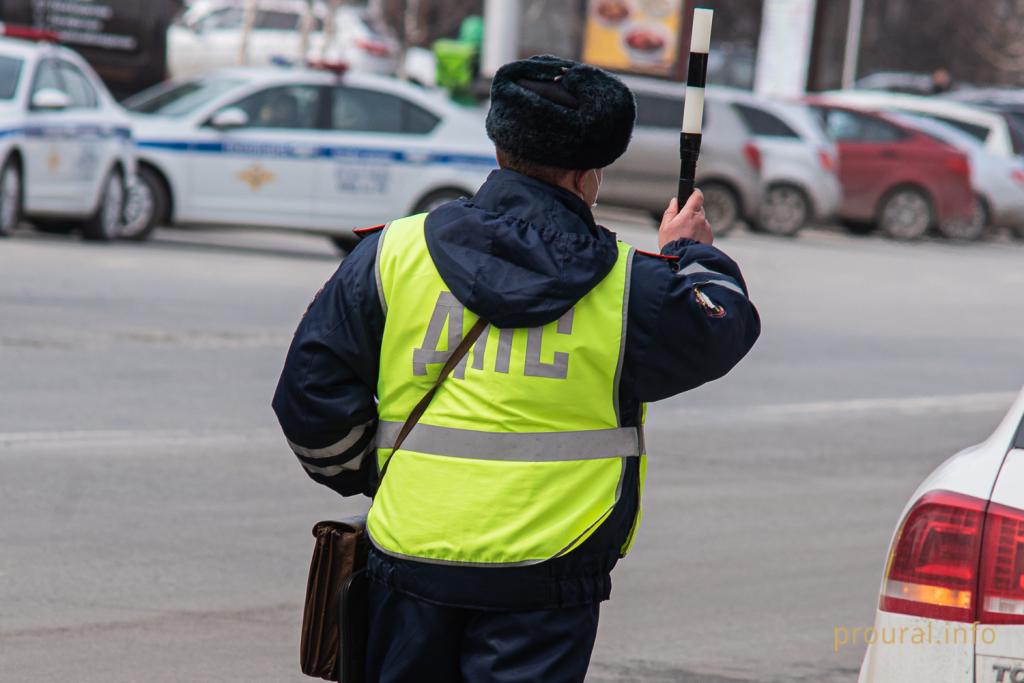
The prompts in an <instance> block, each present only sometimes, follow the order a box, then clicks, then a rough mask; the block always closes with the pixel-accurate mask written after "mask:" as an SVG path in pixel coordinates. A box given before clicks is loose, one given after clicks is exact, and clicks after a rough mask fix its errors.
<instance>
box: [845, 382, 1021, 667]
mask: <svg viewBox="0 0 1024 683" xmlns="http://www.w3.org/2000/svg"><path fill="white" fill-rule="evenodd" d="M865 640H867V642H868V643H869V645H868V649H867V652H866V654H865V656H864V663H863V665H862V667H861V670H860V679H859V681H860V683H908V682H910V681H922V682H924V681H927V682H928V683H1017V682H1018V681H1024V391H1022V392H1021V393H1020V395H1019V396H1018V397H1017V400H1016V401H1015V402H1014V404H1013V406H1012V407H1011V408H1010V411H1009V412H1008V413H1007V414H1006V417H1005V418H1004V419H1003V421H1002V422H1001V423H1000V425H999V427H998V428H997V429H996V431H995V432H993V434H992V435H991V436H990V437H989V438H988V439H986V440H985V441H984V442H983V443H981V444H979V445H977V446H974V447H972V448H968V449H967V450H964V451H962V452H961V453H958V454H957V455H955V456H953V457H952V458H950V459H949V460H947V461H946V462H945V463H943V464H942V465H941V466H940V467H939V468H938V469H937V470H935V471H934V472H933V473H932V474H931V475H930V476H929V477H928V478H927V479H926V480H925V481H924V483H923V484H921V486H920V487H919V488H918V490H917V491H916V492H915V493H914V495H913V497H912V498H911V501H910V503H909V504H908V505H907V508H906V510H905V511H904V514H903V517H902V521H901V522H900V524H899V526H898V527H897V529H896V532H895V534H894V535H893V539H892V542H891V544H890V550H889V557H888V560H887V562H886V564H885V569H884V575H883V577H882V587H881V597H880V600H879V607H878V612H877V614H876V617H875V625H874V630H873V633H872V636H871V638H867V637H866V638H865Z"/></svg>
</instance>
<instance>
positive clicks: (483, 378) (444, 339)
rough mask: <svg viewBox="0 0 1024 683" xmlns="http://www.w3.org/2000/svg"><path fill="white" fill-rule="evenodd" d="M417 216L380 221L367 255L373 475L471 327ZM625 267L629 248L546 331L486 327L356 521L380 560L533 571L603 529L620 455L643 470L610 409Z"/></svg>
mask: <svg viewBox="0 0 1024 683" xmlns="http://www.w3.org/2000/svg"><path fill="white" fill-rule="evenodd" d="M425 218H426V216H425V214H424V215H419V216H413V217H410V218H404V219H401V220H398V221H394V222H392V223H391V224H390V225H389V226H388V227H387V228H386V229H385V231H384V233H383V234H382V235H381V237H380V244H379V246H378V252H377V283H378V294H379V296H380V298H381V305H382V307H383V309H384V311H385V312H386V315H385V327H384V339H383V343H382V346H381V358H380V372H379V374H378V386H377V396H378V400H379V404H378V413H379V417H380V425H379V427H378V431H377V437H376V444H375V445H376V447H377V457H378V467H380V466H381V465H382V464H383V463H384V462H385V461H386V460H387V459H388V458H389V457H391V456H392V452H391V446H392V445H393V444H394V441H395V438H396V436H397V434H398V431H399V430H400V429H401V426H402V424H403V423H404V422H405V419H406V418H407V417H408V415H409V413H410V412H411V410H412V408H413V407H414V406H415V405H416V403H417V402H418V401H419V399H420V398H421V397H422V396H423V394H424V393H425V392H426V391H427V390H428V389H429V387H430V386H431V384H432V383H433V381H434V379H435V378H436V377H437V373H438V372H439V371H440V368H441V366H442V365H443V364H444V362H445V361H446V360H447V358H448V356H449V355H450V353H451V350H452V349H454V348H455V347H456V346H457V345H458V343H459V341H460V340H461V339H462V336H463V335H465V334H466V331H467V330H468V329H469V328H470V327H471V326H472V325H473V324H474V323H475V322H476V321H477V319H478V317H477V316H476V314H474V313H473V312H472V311H469V310H467V309H465V307H464V306H463V305H462V304H461V303H460V302H459V301H458V300H457V299H456V298H455V297H454V296H453V295H452V294H451V293H450V292H449V291H448V288H447V286H446V285H445V283H444V281H443V279H442V278H441V276H440V274H439V273H438V272H437V268H436V266H434V263H433V260H432V259H431V258H430V253H429V251H428V249H427V246H426V240H425V238H424V221H425ZM631 264H632V249H631V248H630V247H628V246H626V245H622V244H620V245H619V257H618V259H617V261H616V263H615V265H614V267H613V268H612V270H611V272H610V273H609V274H608V275H607V276H606V277H605V278H604V279H603V280H602V281H601V282H600V283H598V284H597V285H596V286H595V287H594V288H593V289H592V290H591V291H590V292H589V293H588V294H587V295H586V296H584V297H583V298H582V299H581V300H580V301H579V302H577V304H576V305H575V306H574V307H573V308H572V309H570V310H569V311H568V312H566V314H565V315H563V316H562V317H561V318H559V319H558V320H556V321H553V322H551V323H549V324H548V325H545V326H543V327H536V328H531V329H497V328H494V327H493V326H488V327H487V328H486V329H485V331H484V333H483V334H482V335H481V336H480V339H479V340H478V341H477V342H476V343H475V344H474V346H473V348H472V349H471V350H470V352H469V353H468V354H467V356H466V358H464V359H463V360H462V362H460V363H459V365H458V366H457V367H456V369H455V370H454V371H453V372H452V375H451V376H450V377H449V378H448V379H447V380H445V383H444V384H442V385H441V388H440V389H439V390H438V392H437V394H436V395H435V397H434V399H433V401H432V402H431V404H430V406H429V408H428V409H427V411H426V412H425V413H424V415H423V417H422V418H421V419H420V422H419V423H418V424H417V425H416V427H415V428H414V429H413V430H412V432H411V433H410V434H409V436H408V438H407V439H406V441H405V443H404V444H403V446H402V449H401V452H400V453H398V454H397V455H395V457H394V460H393V462H391V463H390V464H389V465H388V470H387V476H386V477H385V478H384V480H383V482H382V484H381V487H380V490H379V491H378V492H377V495H376V497H375V498H374V501H373V505H372V507H371V509H370V512H369V516H368V520H367V529H368V531H369V534H370V537H371V539H372V540H373V542H374V544H375V545H376V546H377V547H378V548H379V549H380V550H382V551H383V552H386V553H389V554H392V555H396V556H399V557H405V558H412V559H416V560H420V561H426V562H438V563H454V564H462V565H473V566H514V565H523V564H532V563H536V562H542V561H544V560H547V559H549V558H551V557H555V556H558V555H560V554H563V553H566V552H568V551H570V550H572V549H573V548H575V547H577V546H578V545H579V544H580V543H582V542H583V541H584V540H586V539H587V538H588V537H589V536H590V535H591V534H592V533H593V532H594V531H595V530H596V529H597V528H598V527H599V526H600V525H601V523H602V522H603V521H604V520H605V519H606V518H607V517H608V515H609V514H610V513H611V511H612V509H613V507H614V506H615V503H616V502H617V501H618V499H619V495H620V493H621V491H620V487H621V483H622V475H623V472H624V471H625V464H626V458H629V457H637V456H639V457H641V459H642V458H643V438H642V434H641V431H640V430H639V429H637V428H633V427H628V428H624V427H623V426H622V420H621V417H620V415H619V406H618V383H619V376H620V372H621V364H622V355H623V350H624V345H625V334H626V315H627V305H628V301H629V297H628V294H629V275H630V266H631ZM641 469H642V470H643V469H645V468H644V467H643V466H641ZM638 517H639V514H638ZM631 536H632V534H631ZM627 546H628V543H627V544H626V546H624V547H623V549H622V553H623V554H625V551H626V549H627Z"/></svg>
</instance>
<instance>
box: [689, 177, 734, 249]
mask: <svg viewBox="0 0 1024 683" xmlns="http://www.w3.org/2000/svg"><path fill="white" fill-rule="evenodd" d="M699 189H700V191H701V192H703V193H704V216H705V218H707V219H708V223H710V224H711V231H712V232H713V233H714V234H715V236H716V237H720V236H722V235H728V234H729V233H730V232H732V231H733V230H734V229H735V228H736V225H737V224H738V223H739V221H740V215H741V213H742V210H741V208H740V200H739V198H738V197H737V196H736V193H735V192H734V191H733V189H732V188H731V187H729V186H728V185H726V184H725V183H715V182H711V183H704V184H702V185H701V186H700V188H699Z"/></svg>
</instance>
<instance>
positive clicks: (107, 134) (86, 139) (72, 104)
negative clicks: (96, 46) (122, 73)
mask: <svg viewBox="0 0 1024 683" xmlns="http://www.w3.org/2000/svg"><path fill="white" fill-rule="evenodd" d="M2 31H3V32H4V33H9V32H14V31H12V29H11V28H10V27H4V28H3V29H2ZM16 32H17V33H19V34H22V35H30V34H31V31H26V30H17V31H16ZM134 172H135V157H134V145H133V143H132V134H131V124H130V121H129V118H128V116H127V115H126V114H125V112H124V111H123V110H122V109H121V108H120V106H119V105H118V104H117V103H116V102H115V101H114V99H113V97H111V95H110V93H109V92H108V91H107V89H106V87H104V85H103V83H102V81H100V79H99V78H98V77H97V76H96V74H95V72H93V70H92V69H91V68H90V67H89V65H88V64H86V62H85V60H83V59H82V58H81V57H79V56H78V54H76V53H75V52H73V51H71V50H69V49H66V48H63V47H60V46H58V45H54V44H52V43H49V42H45V41H43V42H35V41H29V40H20V39H15V38H0V236H3V235H9V234H10V233H11V232H13V231H14V230H15V228H16V227H17V225H18V223H19V220H20V219H21V218H26V219H28V220H29V221H31V222H33V223H35V224H36V226H37V227H39V228H41V229H44V230H50V231H60V232H70V231H71V230H72V229H73V228H74V227H77V225H78V224H79V223H81V224H82V235H83V236H84V237H86V238H87V239H93V240H109V239H113V238H115V237H118V236H119V235H120V232H121V229H122V220H121V218H122V213H123V206H124V197H125V187H126V182H127V180H128V179H130V178H132V177H133V175H134Z"/></svg>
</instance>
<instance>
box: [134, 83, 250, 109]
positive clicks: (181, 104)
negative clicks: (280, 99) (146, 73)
mask: <svg viewBox="0 0 1024 683" xmlns="http://www.w3.org/2000/svg"><path fill="white" fill-rule="evenodd" d="M244 82H245V81H243V80H241V79H238V78H218V77H207V78H197V79H194V80H190V81H185V82H184V83H178V84H175V85H171V86H165V85H158V86H156V87H154V88H150V89H149V90H144V91H143V92H141V93H139V94H138V95H135V96H134V97H131V98H129V99H127V100H125V102H124V106H125V107H126V108H127V109H128V110H129V111H133V112H135V113H137V114H153V115H156V116H187V115H188V114H191V113H192V112H194V111H196V110H197V109H199V108H200V107H202V106H204V105H206V104H208V103H210V102H212V101H213V100H215V99H217V98H218V97H220V96H221V95H223V94H224V93H226V92H230V91H231V90H234V89H235V88H237V87H238V86H239V85H241V84H242V83H244Z"/></svg>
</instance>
